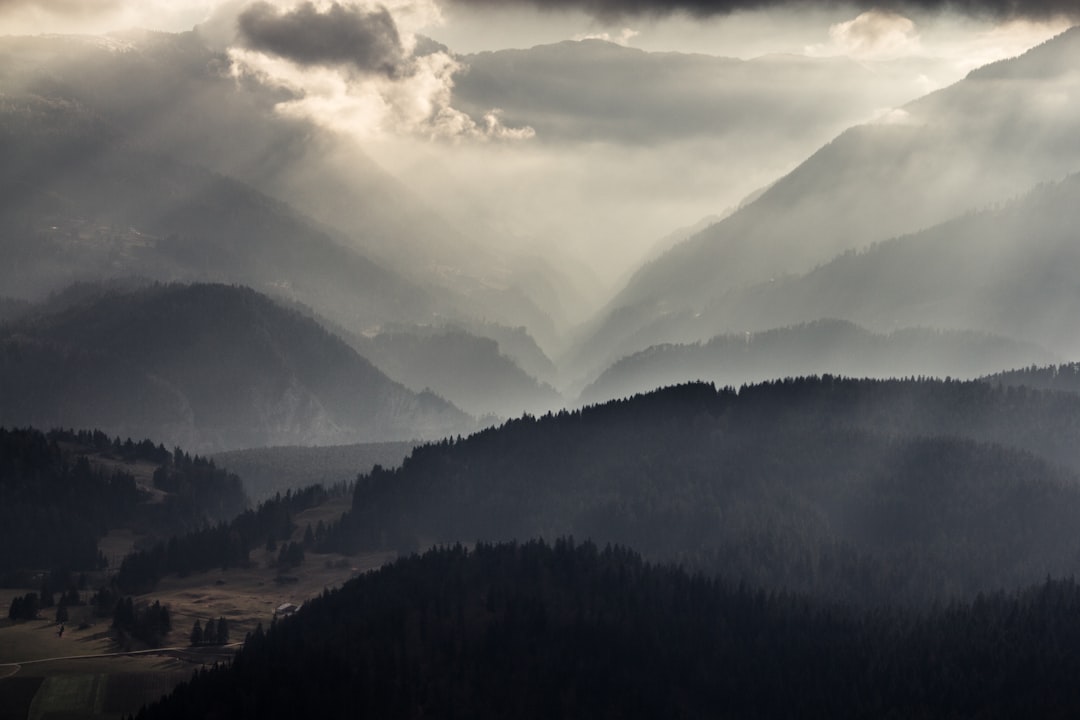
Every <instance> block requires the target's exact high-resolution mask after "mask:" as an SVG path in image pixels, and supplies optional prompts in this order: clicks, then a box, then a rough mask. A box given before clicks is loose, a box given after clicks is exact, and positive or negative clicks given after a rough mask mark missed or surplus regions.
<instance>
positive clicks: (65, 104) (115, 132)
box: [0, 96, 434, 329]
mask: <svg viewBox="0 0 1080 720" xmlns="http://www.w3.org/2000/svg"><path fill="white" fill-rule="evenodd" d="M120 132H121V131H120V129H118V128H115V127H113V126H112V125H110V124H109V123H107V122H106V121H105V120H103V119H102V118H101V117H99V116H97V115H96V114H95V113H93V112H92V111H91V110H89V109H87V108H86V107H84V106H82V105H80V104H77V103H74V102H69V101H64V100H51V99H46V98H42V97H36V96H30V97H22V98H11V97H4V98H3V100H2V101H0V149H2V151H3V153H4V156H5V157H6V158H7V160H8V161H7V162H6V163H5V164H4V168H3V170H0V188H2V189H3V198H4V199H3V201H2V202H0V247H2V250H3V252H4V254H5V256H6V257H7V258H8V259H9V262H7V263H5V264H4V266H3V268H2V269H0V287H3V288H4V292H5V293H6V294H8V295H11V296H16V297H21V298H25V299H34V300H38V299H41V298H43V297H44V296H45V295H46V294H47V293H48V292H50V291H55V290H58V289H60V288H62V287H64V286H65V285H67V284H70V283H71V282H75V281H95V280H102V279H109V278H116V277H128V276H142V277H147V278H150V279H155V280H163V281H175V280H184V281H191V280H204V281H206V280H210V281H222V282H232V283H240V284H245V285H249V286H252V287H255V288H257V289H260V290H261V291H263V292H268V293H272V294H275V295H281V296H284V297H287V298H292V299H297V300H300V301H302V302H304V303H306V304H308V305H311V306H313V307H316V308H318V309H320V310H321V311H324V312H325V313H327V315H328V316H329V317H331V318H333V319H334V320H335V321H337V322H339V323H341V324H343V325H346V326H348V327H354V328H360V329H362V328H366V327H369V326H371V325H373V324H378V323H379V322H385V321H387V320H399V321H400V320H418V319H424V318H427V317H429V315H430V313H432V312H433V311H434V299H433V298H432V296H431V294H430V293H429V292H428V291H426V290H423V289H421V288H419V287H417V286H416V285H414V284H411V283H410V282H408V281H406V280H404V279H403V278H402V277H400V276H399V275H397V274H395V273H394V272H392V271H390V270H388V269H386V268H385V267H381V266H379V265H377V264H375V263H373V262H372V261H370V260H368V259H367V258H365V257H364V256H363V255H361V254H359V253H358V252H356V251H355V250H353V249H350V248H348V247H346V246H345V245H344V244H342V242H340V241H339V240H336V239H334V238H333V237H332V236H331V235H330V234H328V232H327V231H325V230H324V229H321V228H319V227H317V226H315V225H314V224H313V221H311V220H309V219H307V218H304V217H303V216H301V215H300V214H299V213H297V212H296V211H295V210H294V209H292V208H290V207H289V206H288V205H285V204H284V203H281V202H278V201H275V200H272V199H271V198H269V197H267V196H265V195H263V194H261V193H259V192H258V191H256V190H255V189H253V188H252V187H250V186H248V185H244V184H243V183H240V182H238V181H235V180H232V179H229V178H227V177H225V176H222V175H218V174H215V173H213V172H210V171H208V170H206V169H203V168H200V167H198V166H194V165H188V164H182V163H179V162H177V161H175V160H172V159H171V158H169V157H168V156H164V155H161V154H160V153H157V152H146V151H142V150H139V149H136V148H134V147H132V145H131V143H130V142H128V141H127V140H125V139H123V137H122V136H120V135H119V133H120Z"/></svg>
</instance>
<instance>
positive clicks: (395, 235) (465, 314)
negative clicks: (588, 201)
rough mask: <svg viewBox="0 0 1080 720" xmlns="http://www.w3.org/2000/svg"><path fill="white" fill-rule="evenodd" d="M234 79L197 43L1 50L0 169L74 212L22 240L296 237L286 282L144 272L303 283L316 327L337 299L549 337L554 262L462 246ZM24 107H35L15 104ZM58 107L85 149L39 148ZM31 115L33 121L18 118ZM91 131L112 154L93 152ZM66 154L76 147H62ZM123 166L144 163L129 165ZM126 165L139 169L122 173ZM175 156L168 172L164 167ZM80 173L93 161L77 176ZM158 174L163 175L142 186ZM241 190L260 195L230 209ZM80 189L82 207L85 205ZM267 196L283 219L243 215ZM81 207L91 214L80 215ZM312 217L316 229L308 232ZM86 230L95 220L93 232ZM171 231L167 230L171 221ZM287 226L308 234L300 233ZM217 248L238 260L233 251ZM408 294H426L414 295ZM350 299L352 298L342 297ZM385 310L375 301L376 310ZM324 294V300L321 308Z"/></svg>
mask: <svg viewBox="0 0 1080 720" xmlns="http://www.w3.org/2000/svg"><path fill="white" fill-rule="evenodd" d="M234 70H236V68H234V67H233V61H232V59H231V58H230V57H229V56H228V55H227V54H226V53H224V52H218V51H215V50H212V49H210V48H209V47H208V46H207V44H206V43H205V42H204V39H203V37H202V35H201V34H200V33H199V32H197V31H196V32H187V33H176V34H172V33H158V32H147V31H129V32H123V33H114V34H110V35H108V36H102V37H92V36H36V37H4V38H0V93H3V99H2V100H0V111H2V114H0V134H4V135H6V136H7V138H6V140H7V142H8V143H10V145H8V144H7V143H5V144H4V145H3V147H4V152H5V158H7V157H9V155H10V157H11V160H12V161H11V162H9V163H6V168H7V169H8V170H10V171H11V173H12V175H13V176H14V181H15V182H20V181H21V180H23V179H25V181H26V183H27V184H29V185H30V187H28V188H25V189H24V192H26V191H30V192H33V191H36V194H38V195H43V196H46V197H51V198H53V199H60V200H62V199H64V198H66V197H69V196H74V197H73V199H74V200H75V204H76V207H74V208H72V210H73V211H75V210H77V211H78V212H77V213H76V215H75V217H74V218H61V220H64V222H57V221H56V220H55V219H54V218H49V217H44V218H43V217H41V216H40V215H38V216H35V217H32V218H31V221H32V228H33V229H35V230H42V229H43V228H44V229H46V230H48V229H49V228H51V227H52V226H54V225H55V226H57V227H58V230H59V231H60V232H69V231H71V230H73V228H72V227H71V225H72V224H75V225H76V226H77V230H78V231H79V232H80V234H81V235H82V241H83V245H84V246H86V245H89V244H90V241H91V240H96V241H97V242H104V241H107V240H108V239H110V237H112V236H118V237H119V238H121V239H122V240H124V241H127V244H130V243H135V244H138V241H139V240H144V241H145V238H142V237H140V236H138V235H135V236H134V237H132V233H131V232H130V229H131V228H134V229H135V230H137V231H139V232H141V233H143V235H156V236H158V238H164V237H167V236H169V235H173V234H175V235H178V236H182V237H184V240H185V242H187V243H191V242H193V241H192V239H191V238H190V237H187V236H189V235H192V234H195V235H197V236H198V239H199V240H200V241H201V242H203V243H206V244H208V245H210V246H211V248H212V247H213V246H215V245H216V244H217V242H219V240H220V237H221V236H223V235H229V236H235V235H241V236H242V237H239V238H233V242H235V243H239V244H240V245H241V246H245V244H246V243H249V242H254V241H255V240H258V239H259V236H261V235H262V234H269V235H270V236H271V237H270V238H268V239H267V242H268V243H270V244H271V245H273V244H274V241H275V240H277V239H278V238H280V237H281V236H285V235H294V236H296V237H294V238H293V239H294V242H295V245H296V246H299V247H300V248H311V252H312V253H313V255H314V257H312V258H310V259H305V258H304V257H303V256H302V255H303V250H296V251H295V254H297V255H299V257H292V258H289V260H290V261H291V262H293V263H298V264H299V265H300V266H301V267H300V268H298V269H297V277H296V278H292V277H286V278H281V277H273V278H262V277H259V278H253V277H229V276H225V275H223V274H216V275H215V274H205V273H204V274H199V275H196V276H194V277H191V276H184V277H177V276H175V275H171V276H168V277H161V276H160V275H154V276H153V277H155V278H160V279H168V280H173V279H187V280H190V279H198V280H228V281H232V282H241V283H244V284H248V285H252V286H255V287H258V288H259V289H267V285H266V284H265V283H271V282H276V283H279V284H284V283H286V282H291V283H294V284H298V285H299V286H300V291H298V292H297V296H298V297H300V298H301V299H302V300H303V301H304V302H306V303H308V304H310V305H313V306H316V307H318V308H319V310H320V311H321V312H323V313H324V314H326V315H328V316H333V315H341V314H344V313H343V311H341V310H340V306H342V305H349V306H350V307H353V308H356V307H359V308H369V307H370V308H371V312H370V315H373V316H376V317H378V319H380V320H383V321H407V322H430V320H431V317H430V316H431V314H432V313H433V312H438V313H439V314H440V315H441V316H443V317H446V316H449V317H450V318H453V319H459V320H463V319H472V318H481V317H489V318H492V319H497V320H499V321H500V322H504V323H506V324H509V325H511V326H516V325H522V324H527V325H529V327H530V328H532V329H533V331H534V333H540V334H541V335H542V336H543V337H545V338H546V339H548V340H551V339H552V338H554V337H555V335H556V334H557V333H558V332H559V329H558V328H556V327H555V325H554V324H553V320H552V318H551V317H550V313H549V312H548V310H547V309H545V308H544V307H541V306H542V305H543V306H550V307H551V310H552V312H556V313H558V312H561V311H559V310H558V308H556V307H555V304H554V303H555V301H554V300H553V299H552V297H551V293H550V292H549V291H548V289H547V288H546V287H545V284H553V285H555V286H556V287H558V286H560V285H562V284H565V282H566V280H565V278H563V277H562V276H561V275H560V274H559V272H558V271H557V270H556V269H555V268H553V267H550V266H546V267H540V266H538V267H537V268H535V269H534V270H533V271H532V276H531V277H528V278H524V276H523V274H522V273H521V272H520V271H519V270H518V269H517V266H516V259H515V258H514V257H512V256H504V255H505V254H500V252H499V246H498V243H497V238H496V239H495V240H496V242H488V241H487V240H484V239H482V238H479V237H476V236H474V235H475V232H474V229H473V228H466V229H465V230H460V229H458V228H457V227H454V226H452V225H451V224H450V223H448V222H447V221H446V219H445V218H443V217H441V216H440V215H439V214H438V213H437V212H435V211H434V210H433V209H432V208H430V207H427V206H426V205H425V204H424V202H422V201H421V200H420V199H419V198H417V197H416V196H414V194H413V193H412V192H411V191H410V190H409V189H408V188H406V186H405V185H404V184H403V183H401V182H399V181H398V180H397V179H395V178H394V177H393V176H391V175H390V174H389V173H388V172H387V171H385V170H384V169H382V168H381V167H380V166H379V165H378V164H377V163H376V162H374V161H373V160H372V159H371V158H370V157H368V156H367V155H366V154H365V153H364V152H363V150H362V149H361V148H360V147H359V146H358V145H357V144H356V143H353V142H349V141H347V140H345V139H343V138H341V137H338V136H335V135H334V134H333V133H330V132H327V131H325V130H324V129H322V128H320V127H319V126H317V125H316V124H315V123H313V122H311V121H308V120H305V119H301V118H297V117H295V116H290V115H289V114H287V113H281V112H277V111H276V109H275V108H276V107H277V105H278V104H279V103H282V102H286V101H288V100H290V99H295V96H294V95H292V94H291V93H290V91H288V90H285V89H283V88H282V87H281V86H279V85H276V84H273V83H265V84H264V82H263V81H264V80H265V78H260V77H258V76H256V75H252V74H250V73H243V72H240V71H238V70H237V72H235V73H234ZM28 104H29V105H31V106H33V105H45V106H47V107H46V109H44V110H42V109H40V108H38V107H30V108H26V107H25V106H26V105H28ZM61 107H62V108H64V109H65V110H66V111H67V112H75V113H77V117H75V118H73V119H63V120H62V121H61V122H62V123H63V125H64V131H65V132H66V133H67V134H77V135H81V136H86V135H87V134H89V135H90V137H82V138H80V139H78V140H75V139H72V138H62V139H64V140H65V142H64V144H63V146H62V147H60V148H53V147H52V146H51V145H50V144H49V143H35V137H39V138H40V136H41V135H43V134H45V135H48V136H49V137H53V138H55V136H56V135H57V134H58V133H57V132H55V131H54V130H52V129H50V128H48V127H45V128H40V127H38V126H37V125H38V123H39V122H40V121H41V120H46V121H49V122H56V121H55V117H54V116H55V115H56V114H57V113H58V108H61ZM27 118H29V119H30V122H28V123H23V122H21V121H22V120H23V119H27ZM102 133H105V134H106V135H107V140H108V142H102V138H101V137H99V136H100V135H101V134H102ZM26 135H29V136H30V137H26ZM27 145H28V147H23V146H27ZM76 146H77V147H78V148H80V149H82V150H83V152H82V153H75V152H73V150H75V149H76ZM16 149H18V150H20V152H19V153H17V154H16V153H14V150H16ZM120 150H123V152H120ZM118 152H119V157H116V158H114V157H113V155H114V154H116V153H118ZM132 155H136V156H139V155H141V156H143V157H142V158H141V159H136V160H132V157H131V156H132ZM133 162H134V163H135V164H137V165H145V166H146V167H145V168H143V167H136V168H131V167H130V165H131V164H132V163H133ZM178 162H179V163H180V164H182V166H183V168H182V169H181V170H177V169H176V168H175V167H174V166H175V165H176V164H177V163H178ZM84 163H91V165H90V166H89V167H82V165H83V164H84ZM158 166H160V170H161V172H162V175H163V176H164V177H160V178H159V177H157V176H155V175H154V174H153V172H152V171H153V170H154V169H157V168H158ZM30 171H32V172H30ZM132 171H134V176H131V172H132ZM68 173H74V177H70V178H69V177H68ZM178 173H179V174H180V175H181V177H177V174H178ZM24 176H25V177H24ZM57 184H59V187H56V185H57ZM230 184H231V185H230ZM234 186H239V187H240V188H242V189H241V190H237V189H236V187H234ZM95 187H98V188H99V190H98V191H97V193H96V194H95V192H94V189H95ZM5 190H9V188H5ZM106 191H109V192H108V194H106ZM256 191H257V192H256ZM237 193H240V194H246V195H261V196H265V197H260V198H258V199H256V200H253V199H252V198H250V197H249V198H246V199H243V200H244V201H242V202H239V203H238V202H237V201H238V198H237V197H236V195H237ZM87 194H89V195H90V196H91V197H88V198H86V199H87V200H88V201H93V202H92V203H91V202H81V203H80V202H79V201H80V200H81V199H83V197H84V196H86V195H87ZM221 195H224V197H220V196H221ZM7 197H8V196H7V195H6V196H5V200H6V199H7ZM268 198H274V199H275V200H280V201H285V202H287V203H288V207H287V208H286V207H283V206H281V203H278V207H277V208H276V210H275V211H272V212H267V208H266V207H263V208H262V213H261V214H262V215H263V216H264V217H254V218H252V217H250V215H251V212H252V211H251V209H250V208H245V207H244V206H245V205H250V204H252V202H255V203H257V204H261V205H264V206H265V205H266V204H267V203H268V202H269V201H268ZM219 200H220V201H222V203H223V205H224V207H226V208H228V207H230V206H233V205H237V204H239V205H240V207H239V208H238V209H237V210H236V211H235V214H231V215H224V216H223V214H222V212H221V211H220V209H219V208H217V207H215V205H216V204H217V203H218V202H219ZM20 202H25V200H22V199H20ZM88 204H90V205H92V206H93V207H94V208H97V212H89V211H87V210H86V209H85V206H86V205H88ZM12 205H13V207H16V208H17V207H18V206H16V205H14V202H12ZM114 205H118V206H120V207H119V208H117V209H116V211H115V212H113V213H112V219H113V220H115V222H113V223H104V222H101V217H100V216H101V215H102V214H107V213H109V212H110V211H111V210H113V206H114ZM144 205H145V206H147V207H146V208H145V210H144V211H143V212H141V213H138V214H136V215H135V216H134V217H128V216H126V215H125V213H126V212H127V211H131V210H140V209H142V208H143V206H144ZM203 205H209V207H203ZM53 209H54V208H53ZM121 209H122V211H121ZM202 211H208V212H207V218H206V220H207V223H206V225H209V227H205V226H197V227H190V226H191V225H192V224H193V223H196V222H197V221H198V218H197V217H191V216H192V215H197V214H199V213H201V212H202ZM282 214H285V215H287V216H289V217H285V218H282V217H281V215H282ZM24 215H25V214H24ZM267 215H269V217H265V216H267ZM311 217H315V218H318V220H319V222H320V223H322V224H321V225H315V224H314V223H313V222H312V221H311V220H310V219H309V218H311ZM181 220H183V221H184V222H180V221H181ZM281 220H285V222H284V223H282V222H280V221H281ZM83 221H89V222H90V224H91V225H93V224H95V223H96V225H98V226H99V227H97V228H95V230H98V233H97V235H98V237H96V238H95V237H94V234H93V233H91V232H89V228H88V227H85V223H84V222H83ZM177 222H180V225H179V227H169V226H168V225H170V224H175V223H177ZM298 222H299V223H300V224H302V225H307V226H308V227H303V228H297V227H296V225H297V223H298ZM214 223H218V224H214ZM220 223H224V224H220ZM163 225H164V226H165V227H163ZM313 225H314V227H312V226H313ZM148 226H150V227H148ZM5 234H7V233H5ZM314 235H326V236H329V238H332V240H333V241H334V244H335V245H337V247H336V248H335V249H334V251H333V253H334V254H336V256H337V257H338V259H339V260H340V262H339V263H338V264H339V265H340V268H339V269H337V270H335V269H334V264H335V263H334V262H327V263H326V264H325V268H326V269H328V270H329V271H330V272H329V273H328V274H326V275H325V279H324V280H323V282H322V285H325V287H324V288H321V290H320V291H321V292H323V293H324V294H327V295H330V294H331V293H332V292H333V293H336V296H335V297H327V298H318V297H316V296H313V295H312V294H311V293H313V292H316V290H315V288H314V287H310V283H309V278H308V277H307V276H306V275H305V273H304V267H303V265H304V264H305V262H306V263H308V264H309V265H310V264H315V263H318V262H319V261H320V260H329V258H327V257H326V256H327V255H328V253H329V252H330V251H327V250H325V249H324V248H322V247H321V245H324V244H325V242H326V240H327V238H313V236H314ZM153 239H154V238H150V241H153ZM83 249H84V250H85V249H87V248H86V247H84V248H83ZM230 249H231V250H232V251H234V252H239V250H240V248H238V247H237V246H235V245H233V246H231V248H230ZM245 249H247V248H245ZM250 249H251V250H252V252H251V253H250V254H246V255H245V257H244V259H246V260H250V261H252V262H253V263H257V262H258V257H259V254H258V252H259V251H258V249H257V248H250ZM343 250H346V251H348V252H343ZM200 253H205V254H207V255H209V256H210V257H207V258H206V259H207V260H210V259H214V256H215V252H214V251H212V250H206V249H205V248H204V247H201V246H200V247H196V248H194V249H192V250H191V251H190V252H189V253H188V254H189V257H187V258H185V260H187V261H190V260H191V259H192V258H191V257H190V255H196V256H197V255H199V254H200ZM320 256H321V257H320ZM353 256H359V258H357V257H353ZM278 259H279V260H280V259H284V258H278ZM361 261H362V262H361ZM364 263H366V264H367V265H368V266H374V267H365V268H360V270H362V272H356V275H355V278H354V279H353V280H352V282H345V281H343V280H342V279H341V278H340V277H339V276H342V275H346V274H347V273H348V272H350V271H356V270H357V268H356V266H357V265H360V264H364ZM375 268H378V270H377V271H376V270H375ZM286 270H291V266H289V267H287V268H286V267H284V266H278V272H279V274H280V273H282V272H285V271H286ZM220 272H221V273H225V272H227V270H224V269H222V270H220ZM387 276H389V277H387ZM94 279H98V278H94ZM523 279H524V280H525V281H523V282H519V280H523ZM256 280H262V281H263V283H260V282H256ZM305 286H307V287H305ZM417 286H420V287H423V288H424V291H423V292H418V291H417ZM316 287H317V286H316ZM304 291H306V293H307V294H306V295H305V294H303V292H304ZM363 292H366V293H367V297H366V298H365V302H362V303H359V302H355V301H354V298H350V294H352V295H356V294H358V293H363ZM380 298H385V300H384V301H383V302H382V304H381V305H379V304H378V303H377V301H378V300H379V299H380ZM320 299H321V300H324V301H326V302H322V303H320V302H317V300H320ZM330 300H334V301H335V303H334V304H332V303H331V302H329V301H330ZM485 310H487V312H486V314H485ZM361 312H365V310H361ZM380 313H381V314H380ZM362 329H364V328H363V327H357V330H362Z"/></svg>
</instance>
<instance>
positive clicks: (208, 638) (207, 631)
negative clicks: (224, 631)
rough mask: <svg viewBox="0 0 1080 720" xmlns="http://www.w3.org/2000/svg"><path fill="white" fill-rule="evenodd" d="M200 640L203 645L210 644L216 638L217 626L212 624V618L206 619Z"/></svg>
mask: <svg viewBox="0 0 1080 720" xmlns="http://www.w3.org/2000/svg"><path fill="white" fill-rule="evenodd" d="M202 640H203V644H205V645H211V644H213V643H214V641H216V640H217V626H216V625H215V624H214V619H213V618H210V619H209V620H207V621H206V627H205V628H203V634H202Z"/></svg>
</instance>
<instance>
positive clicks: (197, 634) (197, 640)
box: [191, 620, 203, 645]
mask: <svg viewBox="0 0 1080 720" xmlns="http://www.w3.org/2000/svg"><path fill="white" fill-rule="evenodd" d="M202 641H203V629H202V625H201V624H200V623H199V621H198V620H196V621H195V627H193V628H191V644H192V645H201V644H202Z"/></svg>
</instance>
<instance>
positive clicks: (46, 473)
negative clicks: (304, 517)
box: [0, 427, 247, 590]
mask: <svg viewBox="0 0 1080 720" xmlns="http://www.w3.org/2000/svg"><path fill="white" fill-rule="evenodd" d="M246 506H247V497H246V496H245V495H244V491H243V488H242V487H241V485H240V479H239V478H238V477H237V476H236V475H234V474H232V473H230V472H228V471H227V470H225V469H223V468H218V467H216V466H215V465H214V463H212V462H210V461H208V460H206V459H205V458H200V457H198V456H195V457H194V458H193V457H191V456H190V455H189V454H187V453H186V452H184V451H182V450H181V449H180V448H175V449H174V450H166V449H165V447H164V446H163V445H161V444H158V445H155V444H154V443H153V442H152V441H150V440H143V441H142V442H138V443H135V442H132V440H131V439H130V438H128V439H127V440H126V441H125V442H121V440H120V438H119V437H115V438H112V439H110V438H109V436H108V435H106V434H105V433H102V432H101V431H99V430H95V431H79V432H74V431H63V430H52V431H50V432H48V433H44V432H42V431H40V430H35V429H32V428H26V429H11V430H9V429H5V428H3V427H0V584H3V585H4V586H5V587H11V586H12V582H15V583H26V582H27V578H30V577H32V574H33V573H34V572H40V571H51V570H56V571H58V572H60V573H61V574H66V573H69V572H72V571H93V570H101V569H103V568H104V567H105V566H106V564H107V563H108V562H109V558H107V557H106V556H105V554H104V553H103V552H102V551H101V550H100V549H99V542H100V541H101V539H102V538H103V537H104V536H105V535H106V534H107V533H108V532H109V531H111V530H117V529H121V528H122V529H126V530H130V531H132V532H135V533H137V534H140V535H143V534H151V535H153V536H157V537H163V536H168V535H169V534H171V533H181V532H184V531H186V530H190V529H192V528H196V527H201V526H203V525H204V524H206V523H207V522H209V521H214V522H217V521H222V520H228V519H231V518H232V517H233V516H234V515H237V514H238V513H240V512H242V511H243V510H244V509H245V508H246ZM113 559H114V560H115V558H113ZM15 586H16V587H18V586H19V585H18V584H16V585H15ZM58 589H60V590H63V589H65V588H58Z"/></svg>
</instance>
